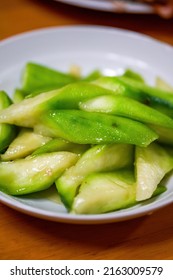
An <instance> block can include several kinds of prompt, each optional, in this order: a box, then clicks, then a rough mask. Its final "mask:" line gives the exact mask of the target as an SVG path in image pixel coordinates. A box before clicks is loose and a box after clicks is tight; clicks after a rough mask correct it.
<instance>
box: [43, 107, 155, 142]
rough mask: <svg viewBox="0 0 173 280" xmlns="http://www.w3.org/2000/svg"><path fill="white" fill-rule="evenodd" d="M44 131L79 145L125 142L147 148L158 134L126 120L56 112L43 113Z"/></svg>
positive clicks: (94, 114)
mask: <svg viewBox="0 0 173 280" xmlns="http://www.w3.org/2000/svg"><path fill="white" fill-rule="evenodd" d="M40 121H41V122H42V124H43V125H44V126H45V128H44V129H43V131H44V130H45V131H47V133H48V132H49V133H50V136H51V135H52V136H54V137H61V138H64V139H66V140H68V141H70V142H74V143H79V144H99V143H101V144H108V143H128V144H135V145H139V146H147V145H149V144H150V143H151V142H152V141H154V140H155V139H157V138H158V137H157V134H156V133H155V132H154V131H153V130H151V129H150V128H148V127H147V126H146V125H144V124H142V123H140V122H137V121H134V120H131V119H127V118H122V117H117V116H111V115H108V114H102V113H89V112H84V111H80V110H56V111H50V112H49V113H48V112H47V113H46V114H42V116H41V120H40Z"/></svg>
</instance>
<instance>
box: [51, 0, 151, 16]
mask: <svg viewBox="0 0 173 280" xmlns="http://www.w3.org/2000/svg"><path fill="white" fill-rule="evenodd" d="M55 1H57V2H62V3H65V4H69V5H73V6H76V7H82V8H87V9H92V10H98V11H106V12H115V13H117V12H124V13H140V14H151V13H154V9H153V8H152V6H150V5H148V4H145V3H132V2H130V1H128V0H127V1H124V2H123V1H122V2H121V1H116V0H101V1H100V0H55Z"/></svg>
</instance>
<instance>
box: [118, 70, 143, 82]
mask: <svg viewBox="0 0 173 280" xmlns="http://www.w3.org/2000/svg"><path fill="white" fill-rule="evenodd" d="M123 77H127V78H131V79H133V80H136V81H139V82H142V83H145V80H144V78H143V77H142V75H141V74H139V73H138V72H135V71H133V70H132V69H129V68H128V69H126V70H125V72H124V74H123Z"/></svg>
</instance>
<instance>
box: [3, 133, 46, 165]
mask: <svg viewBox="0 0 173 280" xmlns="http://www.w3.org/2000/svg"><path fill="white" fill-rule="evenodd" d="M50 140H51V138H50V137H46V136H42V135H39V134H36V133H34V132H33V131H32V129H27V128H23V129H21V131H20V132H19V134H18V136H17V137H16V138H15V139H14V140H13V141H12V142H11V144H10V145H9V147H8V149H7V150H6V152H5V153H4V154H2V155H1V159H2V160H3V161H8V160H14V159H18V158H24V157H26V156H28V155H30V154H31V153H32V152H33V151H35V150H36V149H37V148H38V147H40V146H42V145H44V144H45V143H47V142H48V141H50Z"/></svg>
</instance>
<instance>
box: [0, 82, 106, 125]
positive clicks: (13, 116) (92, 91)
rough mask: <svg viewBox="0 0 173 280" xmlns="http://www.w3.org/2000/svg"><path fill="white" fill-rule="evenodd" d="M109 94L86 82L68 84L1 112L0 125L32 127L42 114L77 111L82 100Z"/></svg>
mask: <svg viewBox="0 0 173 280" xmlns="http://www.w3.org/2000/svg"><path fill="white" fill-rule="evenodd" d="M110 93H111V91H109V90H106V89H104V88H102V87H99V86H97V85H92V84H89V83H86V82H78V83H75V84H70V85H67V86H65V87H63V88H61V89H58V90H53V91H50V92H46V93H42V94H39V95H37V96H35V97H32V98H28V99H24V100H23V101H21V102H20V103H17V104H13V105H11V106H10V107H9V108H7V109H5V110H2V111H1V112H0V123H10V124H15V125H18V126H24V127H33V126H34V125H36V124H37V123H38V122H39V117H40V115H41V114H42V113H43V112H47V111H48V110H50V109H78V107H79V102H81V101H82V100H86V99H88V98H92V97H95V96H99V95H103V94H104V95H105V94H110Z"/></svg>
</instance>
